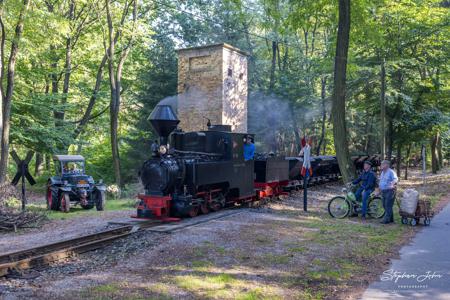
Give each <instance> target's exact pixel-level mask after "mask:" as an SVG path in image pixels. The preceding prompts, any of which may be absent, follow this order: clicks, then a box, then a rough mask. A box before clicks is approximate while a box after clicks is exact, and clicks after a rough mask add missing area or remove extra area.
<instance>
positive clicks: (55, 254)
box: [0, 178, 334, 277]
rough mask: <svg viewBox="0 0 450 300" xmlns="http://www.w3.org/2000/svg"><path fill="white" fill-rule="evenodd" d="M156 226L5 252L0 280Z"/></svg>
mask: <svg viewBox="0 0 450 300" xmlns="http://www.w3.org/2000/svg"><path fill="white" fill-rule="evenodd" d="M331 181H334V180H333V179H331V180H330V179H329V180H324V179H323V178H316V179H315V180H312V181H310V182H309V184H308V186H309V185H311V186H312V185H321V184H324V183H328V182H331ZM301 189H303V185H302V182H300V183H299V185H298V188H296V189H293V190H291V192H294V191H296V190H297V191H298V190H301ZM226 210H228V209H226ZM207 221H209V220H207ZM195 224H197V223H194V224H193V225H195ZM157 225H161V223H160V222H158V221H155V222H146V223H142V224H139V225H125V226H120V227H117V228H114V229H109V230H104V231H100V232H96V233H93V234H89V235H85V236H81V237H77V238H73V239H67V240H63V241H59V242H55V243H51V244H47V245H43V246H38V247H34V248H30V249H26V250H21V251H17V252H10V253H6V254H3V255H0V277H3V276H7V275H9V274H11V273H12V272H14V271H20V270H26V269H31V268H36V267H40V266H45V265H48V264H50V263H52V262H56V261H58V260H62V259H65V258H68V257H72V256H75V255H77V254H81V253H85V252H88V251H92V250H95V249H99V248H102V247H104V246H106V245H108V244H110V243H111V242H113V241H115V240H117V239H120V238H123V237H126V236H128V235H131V234H133V233H135V232H137V231H138V230H140V229H145V228H149V227H154V226H157ZM187 226H190V225H187Z"/></svg>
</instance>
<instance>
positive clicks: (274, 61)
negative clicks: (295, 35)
mask: <svg viewBox="0 0 450 300" xmlns="http://www.w3.org/2000/svg"><path fill="white" fill-rule="evenodd" d="M276 65H277V42H275V41H273V42H272V65H271V67H270V82H269V91H270V92H273V89H274V88H275V69H276Z"/></svg>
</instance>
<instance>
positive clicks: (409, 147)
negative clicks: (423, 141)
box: [405, 143, 412, 180]
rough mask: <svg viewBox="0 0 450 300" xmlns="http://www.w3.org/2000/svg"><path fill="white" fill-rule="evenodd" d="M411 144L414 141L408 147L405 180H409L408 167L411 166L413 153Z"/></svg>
mask: <svg viewBox="0 0 450 300" xmlns="http://www.w3.org/2000/svg"><path fill="white" fill-rule="evenodd" d="M411 146H412V143H409V144H408V148H406V158H405V159H406V164H405V180H408V168H409V161H410V157H409V156H410V155H411Z"/></svg>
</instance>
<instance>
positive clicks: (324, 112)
mask: <svg viewBox="0 0 450 300" xmlns="http://www.w3.org/2000/svg"><path fill="white" fill-rule="evenodd" d="M320 81H321V82H320V83H321V92H320V97H321V99H322V131H321V133H320V140H319V144H318V145H317V152H316V154H317V155H320V149H321V147H322V145H323V144H324V139H325V128H326V126H325V125H326V121H327V110H326V105H325V104H326V103H325V98H326V87H327V78H326V77H325V76H324V77H322V78H321V80H320ZM324 154H325V152H324Z"/></svg>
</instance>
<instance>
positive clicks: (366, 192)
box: [352, 160, 377, 220]
mask: <svg viewBox="0 0 450 300" xmlns="http://www.w3.org/2000/svg"><path fill="white" fill-rule="evenodd" d="M376 181H377V176H376V175H375V173H374V172H373V171H372V163H371V162H370V161H368V160H366V161H365V162H364V167H363V172H362V173H361V175H360V176H359V177H358V178H357V179H355V180H353V182H352V183H353V184H358V183H360V182H361V185H360V187H359V188H358V190H357V191H356V193H355V196H356V199H360V197H361V196H362V209H361V218H362V219H363V220H364V219H365V218H366V212H367V201H368V200H369V197H370V194H372V192H373V190H374V189H375V183H376Z"/></svg>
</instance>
